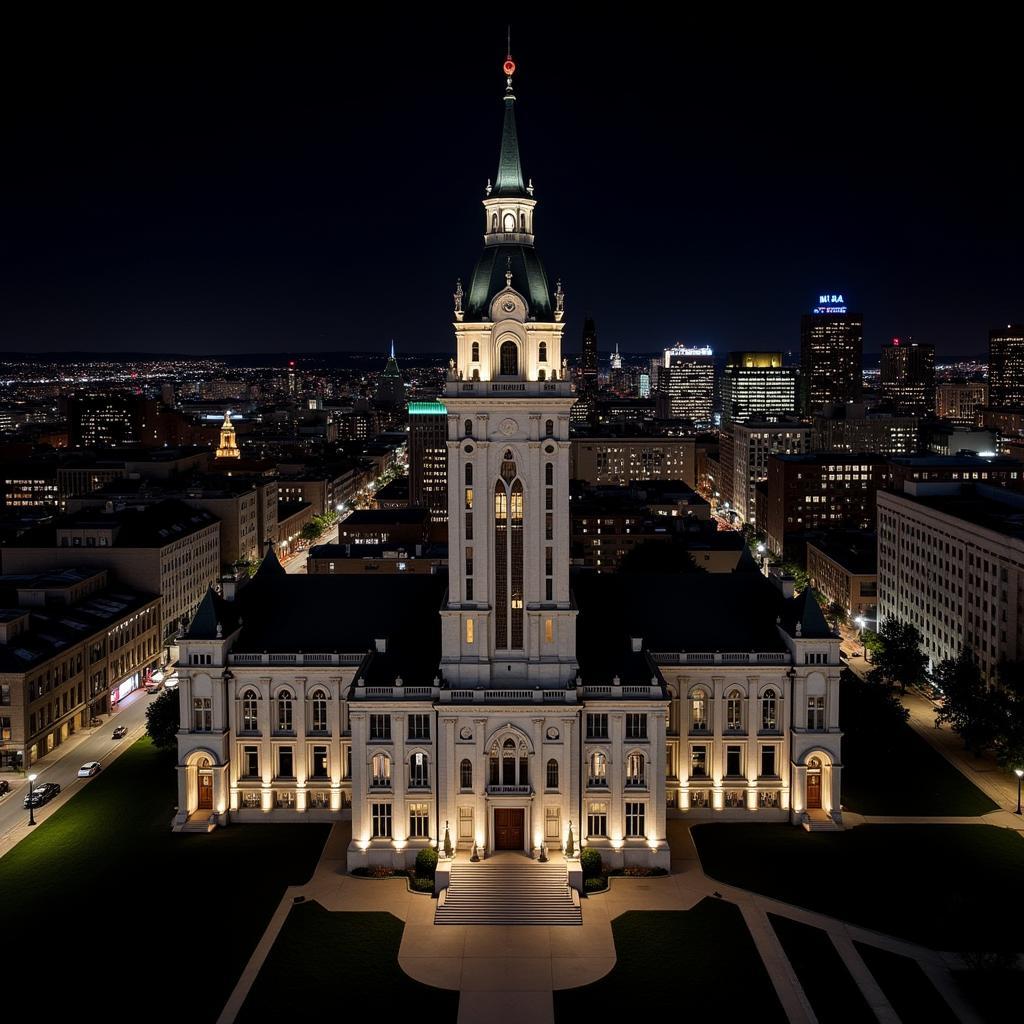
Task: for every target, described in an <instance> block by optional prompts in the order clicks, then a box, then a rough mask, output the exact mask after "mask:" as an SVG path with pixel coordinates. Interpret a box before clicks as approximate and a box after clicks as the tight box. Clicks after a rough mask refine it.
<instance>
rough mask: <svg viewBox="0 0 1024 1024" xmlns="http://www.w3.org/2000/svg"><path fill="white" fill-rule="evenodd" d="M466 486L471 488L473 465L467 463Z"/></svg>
mask: <svg viewBox="0 0 1024 1024" xmlns="http://www.w3.org/2000/svg"><path fill="white" fill-rule="evenodd" d="M466 486H467V487H472V486H473V463H472V462H467V463H466Z"/></svg>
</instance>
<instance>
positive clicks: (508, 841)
mask: <svg viewBox="0 0 1024 1024" xmlns="http://www.w3.org/2000/svg"><path fill="white" fill-rule="evenodd" d="M523 813H524V812H523V811H522V810H521V809H518V810H517V809H516V808H512V807H496V808H495V809H494V848H495V849H496V850H521V849H522V848H523Z"/></svg>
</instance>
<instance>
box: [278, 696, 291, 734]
mask: <svg viewBox="0 0 1024 1024" xmlns="http://www.w3.org/2000/svg"><path fill="white" fill-rule="evenodd" d="M292 728H293V718H292V695H291V693H289V691H288V690H282V691H281V692H280V693H279V694H278V695H277V731H278V732H291V731H292Z"/></svg>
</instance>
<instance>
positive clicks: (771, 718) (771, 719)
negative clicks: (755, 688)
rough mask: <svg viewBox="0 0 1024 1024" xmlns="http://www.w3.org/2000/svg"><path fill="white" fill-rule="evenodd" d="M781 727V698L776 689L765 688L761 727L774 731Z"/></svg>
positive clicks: (766, 730)
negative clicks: (776, 693)
mask: <svg viewBox="0 0 1024 1024" xmlns="http://www.w3.org/2000/svg"><path fill="white" fill-rule="evenodd" d="M778 727H779V699H778V697H777V696H776V695H775V691H774V690H765V691H764V696H763V697H762V698H761V728H762V729H763V730H764V731H765V732H774V731H775V730H776V729H777V728H778Z"/></svg>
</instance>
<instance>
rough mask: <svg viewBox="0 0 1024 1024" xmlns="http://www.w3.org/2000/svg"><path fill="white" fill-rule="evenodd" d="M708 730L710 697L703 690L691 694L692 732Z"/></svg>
mask: <svg viewBox="0 0 1024 1024" xmlns="http://www.w3.org/2000/svg"><path fill="white" fill-rule="evenodd" d="M707 731H708V697H707V694H706V693H705V692H704V691H703V690H694V691H693V692H692V693H691V694H690V732H707Z"/></svg>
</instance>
